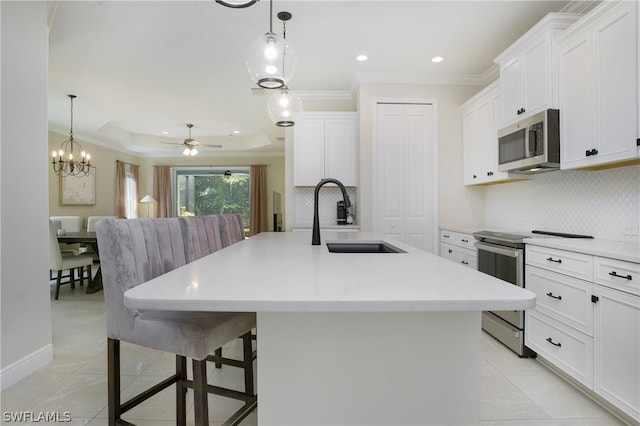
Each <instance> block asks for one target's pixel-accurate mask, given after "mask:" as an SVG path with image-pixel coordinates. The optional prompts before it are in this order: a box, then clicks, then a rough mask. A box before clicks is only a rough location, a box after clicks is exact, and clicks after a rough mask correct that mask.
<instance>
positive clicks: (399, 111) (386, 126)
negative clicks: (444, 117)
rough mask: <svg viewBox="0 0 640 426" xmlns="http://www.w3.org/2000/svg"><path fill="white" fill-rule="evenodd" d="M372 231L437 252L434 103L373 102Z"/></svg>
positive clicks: (436, 172)
mask: <svg viewBox="0 0 640 426" xmlns="http://www.w3.org/2000/svg"><path fill="white" fill-rule="evenodd" d="M376 110H377V111H376V115H377V117H376V118H377V120H376V132H375V138H374V139H375V142H374V149H373V156H374V163H373V164H374V168H373V173H374V176H373V185H374V187H373V192H374V194H373V202H374V230H375V231H376V232H378V233H380V234H383V235H385V236H388V237H391V238H395V239H397V240H400V241H402V242H405V243H407V244H409V245H411V246H414V247H417V248H420V249H422V250H425V251H428V252H431V253H437V238H436V237H437V228H438V218H437V175H438V171H437V150H436V140H435V128H434V122H435V118H434V116H435V107H434V106H433V104H429V103H420V104H408V103H383V102H378V103H377V104H376Z"/></svg>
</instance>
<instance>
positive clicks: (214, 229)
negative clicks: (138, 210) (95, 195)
mask: <svg viewBox="0 0 640 426" xmlns="http://www.w3.org/2000/svg"><path fill="white" fill-rule="evenodd" d="M222 218H226V219H227V220H221V219H222ZM178 220H179V221H180V226H181V227H182V235H183V238H184V242H185V253H186V256H187V262H193V261H194V260H197V259H200V258H201V257H204V256H206V255H208V254H211V253H214V252H216V251H218V250H220V249H222V248H223V247H222V240H221V235H220V234H221V232H220V229H221V228H222V229H223V232H224V233H225V234H226V235H229V236H228V237H227V240H228V241H229V242H231V241H233V242H237V241H239V239H240V238H239V235H243V238H244V234H240V233H239V230H242V216H241V215H239V214H238V215H235V214H230V215H204V216H182V217H179V218H178ZM227 227H232V228H233V230H227V229H226V228H227ZM231 235H233V237H231ZM241 337H242V352H243V357H242V361H238V360H235V359H231V358H225V357H223V356H222V349H221V348H218V349H216V351H215V353H214V354H213V355H209V357H208V358H207V359H208V360H209V361H212V362H214V363H215V367H216V368H221V367H222V365H223V364H226V365H233V366H236V367H241V368H243V369H244V389H245V394H246V395H255V389H254V386H253V360H254V359H255V358H256V353H255V351H254V350H253V345H252V340H255V335H254V334H252V333H246V334H244V335H243V336H241Z"/></svg>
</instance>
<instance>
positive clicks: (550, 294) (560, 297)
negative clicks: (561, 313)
mask: <svg viewBox="0 0 640 426" xmlns="http://www.w3.org/2000/svg"><path fill="white" fill-rule="evenodd" d="M547 296H549V297H551V298H554V299H556V300H562V296H554V295H553V293H551V292H549V293H547Z"/></svg>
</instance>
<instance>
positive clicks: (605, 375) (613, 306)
mask: <svg viewBox="0 0 640 426" xmlns="http://www.w3.org/2000/svg"><path fill="white" fill-rule="evenodd" d="M595 294H596V296H597V297H598V299H599V300H598V302H597V303H596V304H595V312H594V320H595V321H594V326H595V329H594V338H595V342H594V343H595V347H594V348H595V354H594V362H595V365H594V374H595V376H594V390H595V392H597V393H598V394H599V395H601V396H602V397H604V398H605V399H607V400H609V401H611V402H612V403H614V404H615V405H616V406H617V407H619V408H620V409H622V410H623V411H624V412H626V413H627V414H629V415H630V416H632V417H633V418H635V419H636V420H640V362H638V360H640V297H638V296H633V295H630V294H627V293H623V292H621V291H617V290H612V289H608V288H605V287H600V286H596V291H595Z"/></svg>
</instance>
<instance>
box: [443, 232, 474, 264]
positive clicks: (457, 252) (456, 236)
mask: <svg viewBox="0 0 640 426" xmlns="http://www.w3.org/2000/svg"><path fill="white" fill-rule="evenodd" d="M475 241H476V239H475V238H474V237H473V235H471V234H466V233H462V232H456V231H449V230H446V229H442V230H440V256H441V257H444V258H445V259H449V260H451V261H453V262H456V263H459V264H461V265H464V266H466V267H469V268H471V269H478V251H477V249H476V247H475V246H474V245H473V244H474V243H475Z"/></svg>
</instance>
